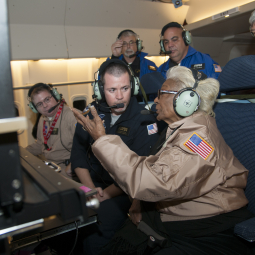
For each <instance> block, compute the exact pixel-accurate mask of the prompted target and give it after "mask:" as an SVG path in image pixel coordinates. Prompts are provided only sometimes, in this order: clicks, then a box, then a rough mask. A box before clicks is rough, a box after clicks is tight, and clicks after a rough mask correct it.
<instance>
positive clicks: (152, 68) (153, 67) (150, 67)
mask: <svg viewBox="0 0 255 255" xmlns="http://www.w3.org/2000/svg"><path fill="white" fill-rule="evenodd" d="M148 68H149V70H151V71H157V69H156V67H155V66H148Z"/></svg>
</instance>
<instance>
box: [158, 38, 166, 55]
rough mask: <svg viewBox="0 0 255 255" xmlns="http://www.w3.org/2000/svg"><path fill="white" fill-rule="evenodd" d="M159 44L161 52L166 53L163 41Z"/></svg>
mask: <svg viewBox="0 0 255 255" xmlns="http://www.w3.org/2000/svg"><path fill="white" fill-rule="evenodd" d="M159 44H160V48H161V51H162V52H164V53H165V52H166V50H165V47H164V44H163V40H160V41H159Z"/></svg>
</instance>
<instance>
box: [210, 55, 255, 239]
mask: <svg viewBox="0 0 255 255" xmlns="http://www.w3.org/2000/svg"><path fill="white" fill-rule="evenodd" d="M219 81H220V91H221V92H227V93H228V92H229V91H238V90H244V89H254V88H255V56H243V57H240V58H236V59H232V60H231V61H229V62H228V63H227V65H226V66H225V67H224V69H223V71H222V73H221V74H220V76H219ZM225 98H226V96H225ZM244 98H245V96H244ZM214 111H215V113H216V122H217V126H218V128H219V130H220V132H221V134H222V136H223V137H224V139H225V141H226V143H227V144H228V145H229V147H230V148H231V149H232V150H233V153H234V155H235V156H236V157H237V158H238V160H239V161H240V162H241V163H242V164H243V165H244V166H245V167H246V168H247V169H248V170H249V175H248V182H247V187H246V189H245V195H246V197H247V199H248V200H249V204H248V209H249V210H250V211H251V212H252V213H254V215H255V128H254V127H255V104H253V103H236V102H235V103H233V102H228V103H216V105H215V108H214ZM235 234H237V235H238V236H240V237H242V238H244V239H245V240H247V241H249V242H253V241H255V218H252V219H250V220H247V221H244V222H242V223H239V224H237V225H236V226H235Z"/></svg>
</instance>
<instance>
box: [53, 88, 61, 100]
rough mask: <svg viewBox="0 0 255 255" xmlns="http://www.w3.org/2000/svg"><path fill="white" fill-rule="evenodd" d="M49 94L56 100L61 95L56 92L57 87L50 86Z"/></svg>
mask: <svg viewBox="0 0 255 255" xmlns="http://www.w3.org/2000/svg"><path fill="white" fill-rule="evenodd" d="M51 94H52V96H53V97H54V98H55V99H56V101H59V100H61V95H60V94H59V93H58V91H57V89H55V88H52V89H51Z"/></svg>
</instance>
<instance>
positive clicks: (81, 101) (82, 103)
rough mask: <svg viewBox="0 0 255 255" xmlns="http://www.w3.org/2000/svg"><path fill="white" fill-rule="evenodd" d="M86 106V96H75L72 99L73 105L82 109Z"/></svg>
mask: <svg viewBox="0 0 255 255" xmlns="http://www.w3.org/2000/svg"><path fill="white" fill-rule="evenodd" d="M86 106H87V101H86V98H75V99H74V101H73V107H74V108H76V109H79V110H81V111H83V110H84V109H85V108H86Z"/></svg>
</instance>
